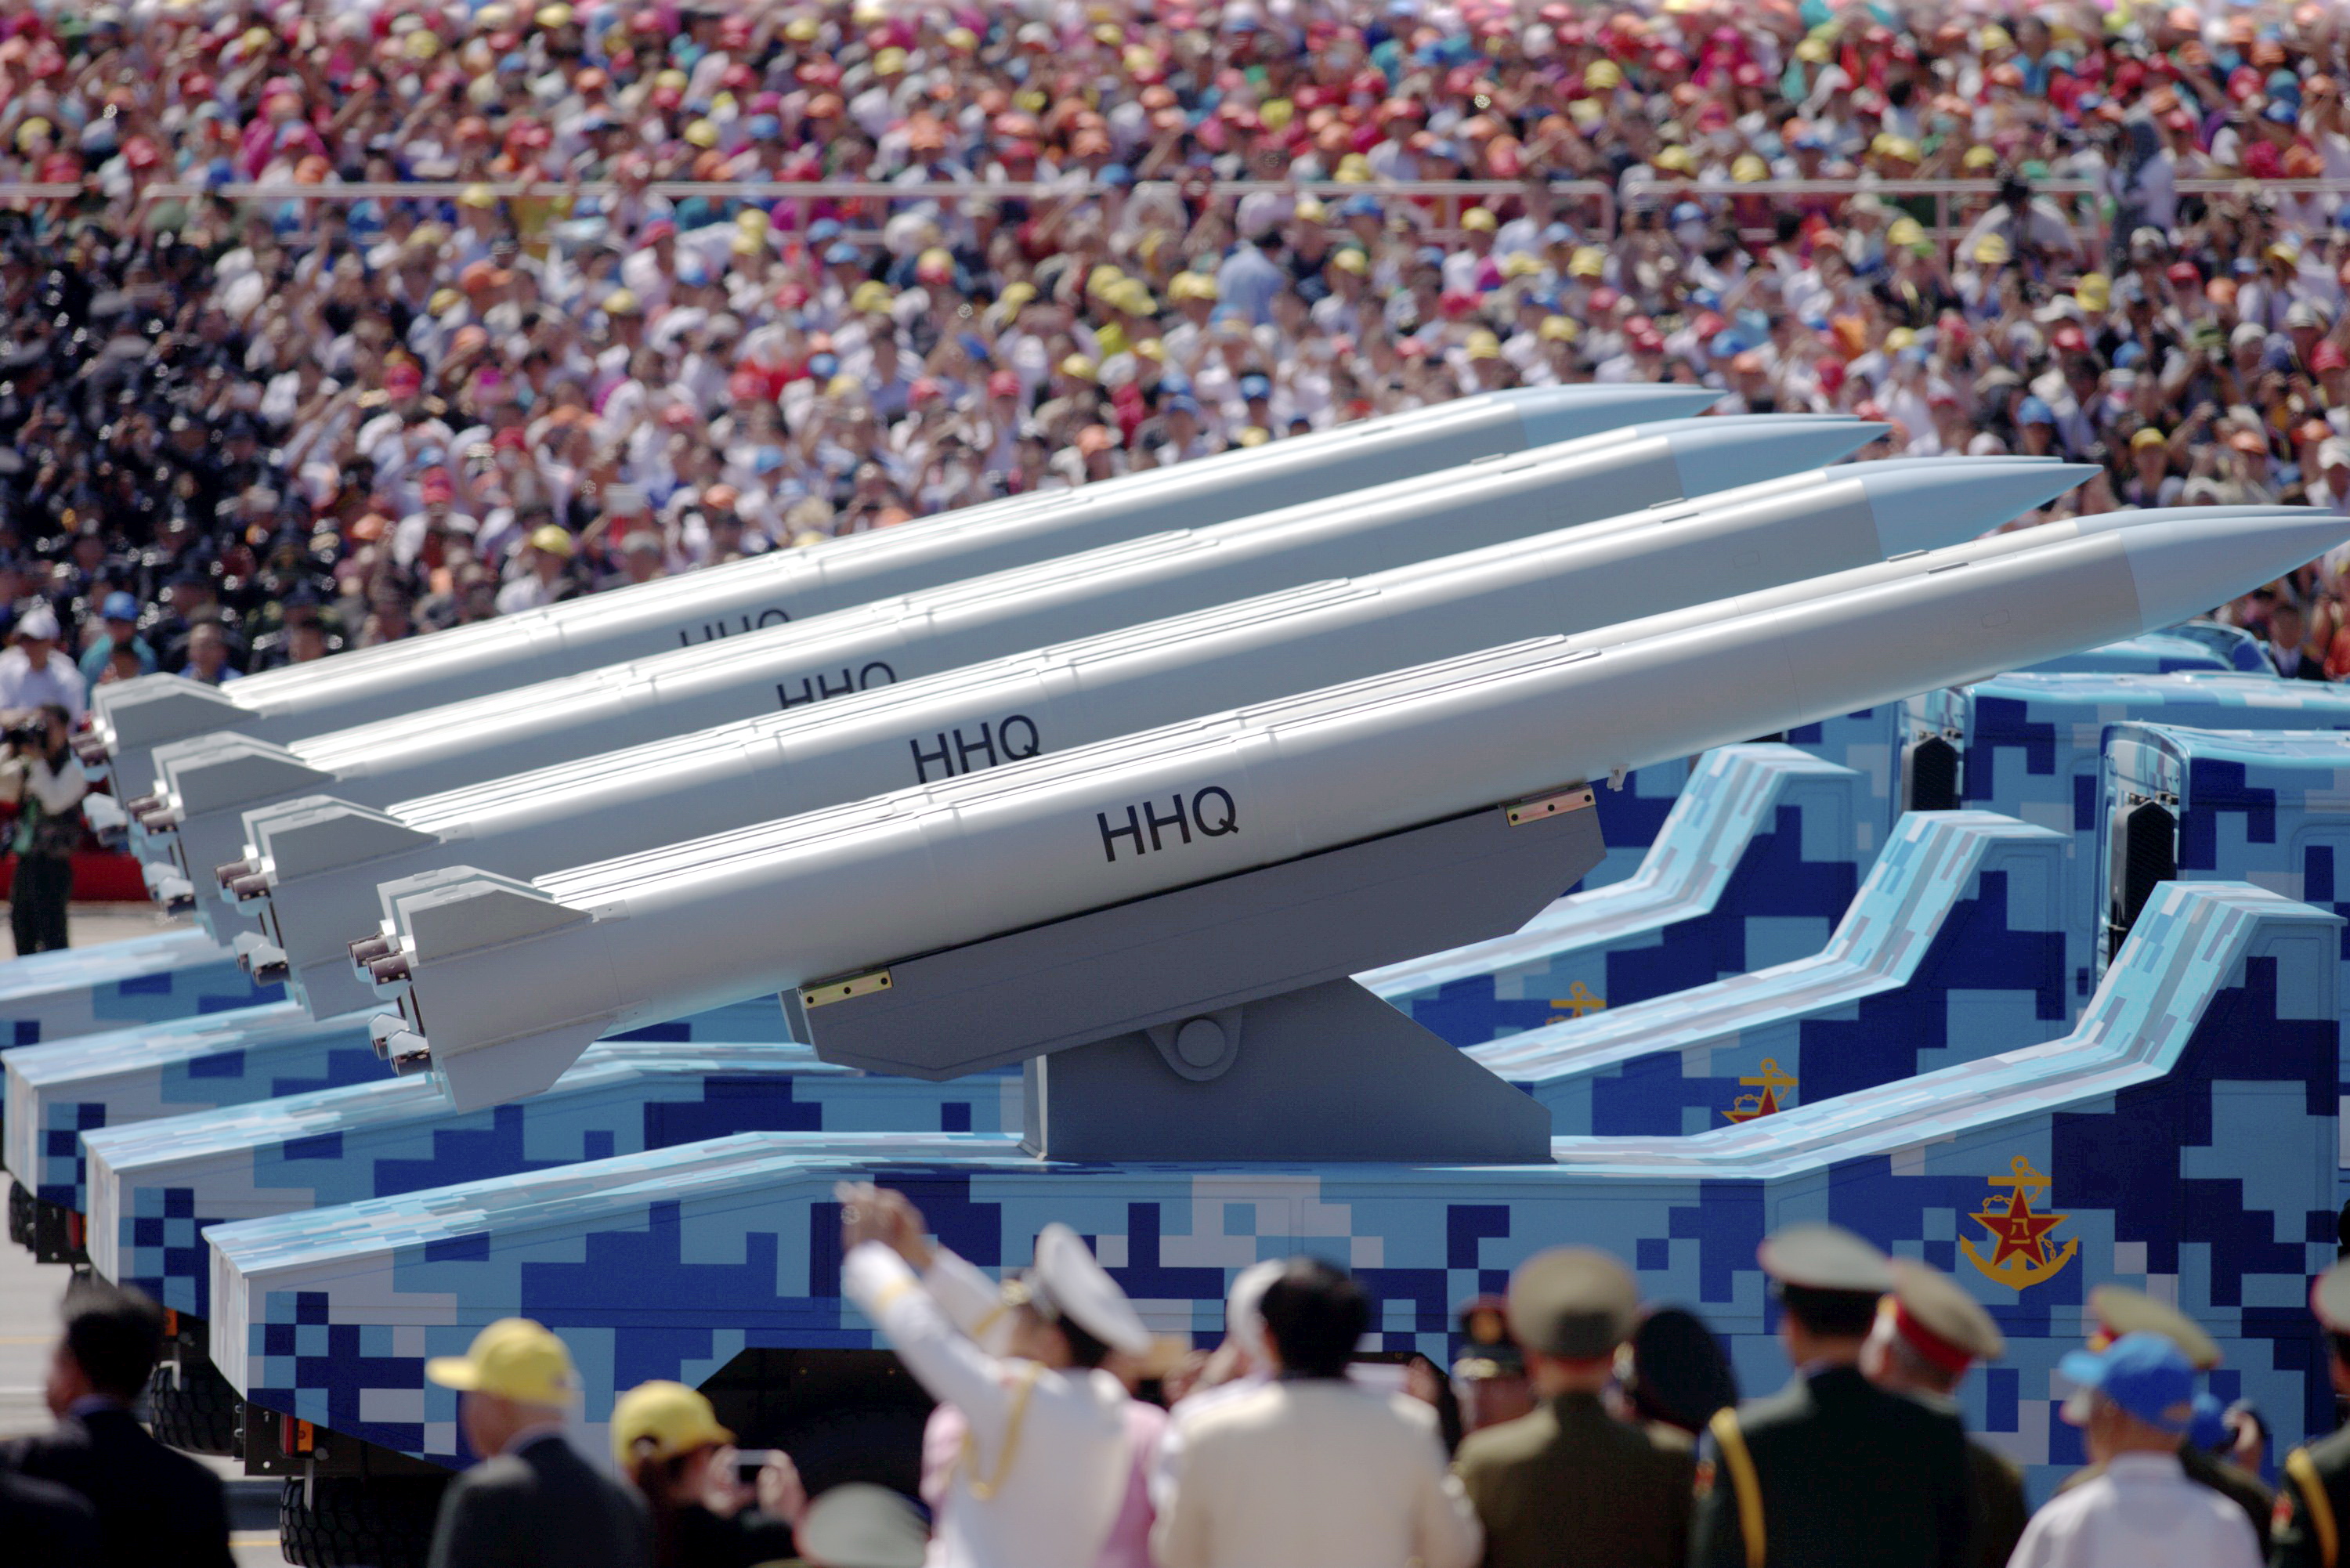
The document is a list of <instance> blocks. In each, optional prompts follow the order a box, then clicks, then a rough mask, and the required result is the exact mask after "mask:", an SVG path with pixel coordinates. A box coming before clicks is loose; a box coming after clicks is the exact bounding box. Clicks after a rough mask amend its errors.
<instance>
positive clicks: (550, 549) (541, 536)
mask: <svg viewBox="0 0 2350 1568" xmlns="http://www.w3.org/2000/svg"><path fill="white" fill-rule="evenodd" d="M530 547H531V548H532V549H534V550H544V551H546V553H547V554H548V555H550V556H562V557H563V558H564V559H565V560H569V559H571V550H572V545H571V535H570V534H569V533H567V531H566V530H565V529H564V526H563V524H560V523H542V524H539V525H538V526H537V527H536V528H534V529H532V530H531V531H530ZM507 1321H508V1322H509V1323H520V1322H522V1321H523V1320H522V1319H520V1318H509V1319H507ZM532 1326H533V1327H536V1326H537V1325H536V1324H532ZM487 1332H488V1331H487V1330H484V1333H487ZM539 1332H540V1333H542V1334H545V1333H546V1330H544V1329H541V1330H539ZM547 1338H549V1339H554V1338H555V1336H554V1335H553V1334H547ZM562 1347H563V1346H562V1342H561V1341H559V1340H558V1341H556V1349H558V1350H560V1349H561V1348H562ZM474 1348H475V1349H476V1350H478V1349H480V1348H481V1343H480V1341H478V1340H477V1341H475V1342H474ZM451 1386H452V1387H453V1386H455V1385H453V1384H452V1385H451ZM491 1392H492V1393H495V1392H496V1390H495V1389H492V1390H491ZM520 1397H521V1396H520V1395H515V1398H520Z"/></svg>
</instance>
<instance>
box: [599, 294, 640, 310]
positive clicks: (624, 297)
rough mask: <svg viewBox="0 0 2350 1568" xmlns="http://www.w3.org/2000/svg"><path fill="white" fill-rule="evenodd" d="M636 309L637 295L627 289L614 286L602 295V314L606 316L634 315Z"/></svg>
mask: <svg viewBox="0 0 2350 1568" xmlns="http://www.w3.org/2000/svg"><path fill="white" fill-rule="evenodd" d="M637 311H638V306H637V296H636V295H635V294H634V293H632V292H631V291H629V290H628V289H625V288H616V289H614V290H613V291H612V292H611V293H609V294H608V295H606V296H604V314H605V315H607V316H634V315H636V314H637Z"/></svg>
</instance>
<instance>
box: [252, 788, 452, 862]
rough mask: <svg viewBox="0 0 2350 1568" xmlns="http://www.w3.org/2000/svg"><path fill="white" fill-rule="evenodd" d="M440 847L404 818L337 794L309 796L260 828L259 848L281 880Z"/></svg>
mask: <svg viewBox="0 0 2350 1568" xmlns="http://www.w3.org/2000/svg"><path fill="white" fill-rule="evenodd" d="M437 842H439V840H438V838H437V837H436V836H434V835H432V834H430V833H422V832H419V831H418V830H417V829H415V828H413V827H411V826H408V825H407V824H406V823H404V822H401V821H400V819H399V818H397V817H394V816H390V815H386V814H384V813H383V812H380V811H375V810H372V809H370V808H369V807H367V806H363V805H351V804H349V803H348V802H347V801H340V800H337V799H336V798H335V797H334V796H332V795H325V794H315V795H306V796H304V797H303V798H302V799H300V800H297V801H294V802H292V803H290V805H289V806H288V807H286V808H282V809H280V810H279V811H278V812H276V813H275V814H273V815H272V816H271V817H270V819H269V821H268V822H266V823H265V824H261V825H258V826H257V832H256V838H255V847H257V848H258V849H260V851H261V852H262V853H263V854H264V855H265V856H267V857H268V858H269V862H270V864H271V866H272V867H275V868H276V874H277V876H278V877H279V878H280V879H281V880H283V879H285V878H287V877H309V876H314V875H316V874H317V873H318V872H320V871H328V870H332V869H334V868H336V867H343V866H357V865H359V863H361V862H362V861H367V860H374V859H378V858H380V857H383V856H386V855H397V854H399V853H400V851H401V850H403V849H417V848H421V847H423V846H426V845H428V844H433V843H437Z"/></svg>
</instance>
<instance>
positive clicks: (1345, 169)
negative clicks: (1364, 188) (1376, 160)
mask: <svg viewBox="0 0 2350 1568" xmlns="http://www.w3.org/2000/svg"><path fill="white" fill-rule="evenodd" d="M1330 178H1331V179H1333V180H1335V181H1336V182H1338V183H1339V184H1341V185H1367V184H1369V183H1370V182H1371V161H1370V160H1369V159H1367V158H1366V157H1364V156H1363V155H1362V154H1361V153H1359V152H1349V153H1347V155H1346V156H1345V157H1343V158H1341V159H1339V160H1338V167H1337V168H1336V169H1334V170H1332V171H1330Z"/></svg>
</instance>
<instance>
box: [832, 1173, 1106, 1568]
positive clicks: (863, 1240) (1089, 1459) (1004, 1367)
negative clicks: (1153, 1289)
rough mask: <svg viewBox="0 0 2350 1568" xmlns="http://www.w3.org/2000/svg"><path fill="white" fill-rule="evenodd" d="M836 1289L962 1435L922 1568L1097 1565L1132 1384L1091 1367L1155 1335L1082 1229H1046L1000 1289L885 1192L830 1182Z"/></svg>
mask: <svg viewBox="0 0 2350 1568" xmlns="http://www.w3.org/2000/svg"><path fill="white" fill-rule="evenodd" d="M838 1197H839V1199H840V1204H841V1210H840V1233H841V1245H842V1251H844V1253H845V1254H846V1257H845V1259H844V1261H843V1262H842V1264H841V1291H842V1293H844V1294H845V1295H847V1297H848V1298H849V1299H850V1300H851V1301H854V1302H855V1303H857V1304H858V1307H859V1308H860V1309H862V1310H863V1312H864V1314H865V1315H866V1316H867V1317H868V1318H869V1319H871V1320H872V1322H873V1324H874V1325H875V1326H876V1327H877V1328H879V1330H880V1332H881V1334H882V1337H884V1338H885V1339H887V1340H888V1341H889V1346H890V1348H891V1349H893V1350H895V1351H896V1352H897V1353H898V1358H899V1360H900V1361H903V1362H904V1363H905V1364H906V1369H907V1370H908V1371H909V1372H910V1373H912V1374H913V1375H914V1378H915V1380H916V1381H917V1382H919V1383H920V1384H921V1386H923V1387H924V1388H926V1389H928V1390H929V1391H930V1392H931V1396H932V1397H935V1398H937V1399H938V1400H940V1401H941V1403H942V1404H946V1405H951V1406H952V1407H954V1412H955V1414H956V1415H957V1416H959V1417H960V1418H961V1420H962V1427H963V1431H962V1441H961V1444H960V1449H961V1452H960V1457H959V1458H958V1459H956V1460H955V1462H954V1464H953V1467H952V1471H951V1474H950V1475H949V1476H948V1478H947V1481H946V1486H945V1490H944V1492H943V1494H942V1495H941V1497H940V1499H939V1501H938V1506H937V1524H936V1529H935V1532H934V1533H933V1535H932V1537H931V1551H930V1556H929V1559H928V1563H929V1565H930V1568H1092V1564H1093V1563H1094V1562H1095V1560H1096V1558H1097V1556H1098V1555H1099V1554H1100V1552H1101V1550H1102V1546H1103V1543H1104V1542H1107V1540H1108V1539H1109V1534H1110V1528H1111V1526H1112V1525H1113V1524H1114V1523H1115V1522H1117V1520H1118V1511H1119V1509H1120V1506H1121V1505H1122V1504H1123V1503H1124V1501H1125V1500H1126V1493H1127V1488H1128V1481H1129V1480H1130V1479H1131V1476H1132V1471H1133V1459H1132V1457H1131V1455H1130V1454H1129V1452H1128V1439H1127V1417H1126V1406H1127V1400H1128V1396H1127V1391H1126V1386H1125V1385H1124V1384H1122V1383H1120V1382H1119V1381H1118V1379H1117V1378H1116V1377H1114V1376H1111V1375H1110V1374H1109V1373H1107V1372H1105V1371H1103V1370H1101V1363H1102V1362H1103V1361H1104V1360H1106V1359H1107V1357H1108V1355H1110V1353H1111V1352H1112V1351H1124V1352H1126V1353H1127V1354H1128V1355H1141V1354H1142V1353H1144V1352H1145V1351H1148V1350H1149V1348H1150V1334H1149V1330H1148V1329H1146V1328H1145V1327H1144V1326H1143V1324H1142V1319H1141V1318H1140V1317H1139V1315H1137V1314H1136V1313H1135V1310H1134V1308H1133V1306H1132V1305H1131V1304H1130V1303H1128V1301H1127V1299H1126V1295H1125V1293H1123V1292H1121V1291H1120V1290H1119V1289H1118V1285H1117V1283H1116V1282H1114V1281H1112V1280H1111V1279H1110V1277H1109V1275H1108V1274H1107V1273H1106V1272H1103V1270H1102V1267H1101V1265H1100V1264H1098V1263H1097V1262H1094V1258H1093V1254H1092V1253H1091V1252H1089V1251H1087V1250H1086V1244H1085V1242H1083V1241H1080V1240H1078V1238H1077V1236H1076V1232H1075V1231H1071V1230H1070V1229H1069V1228H1068V1227H1067V1226H1066V1225H1047V1226H1046V1227H1045V1229H1044V1230H1043V1231H1040V1232H1038V1233H1037V1237H1036V1248H1035V1266H1034V1267H1032V1268H1030V1269H1029V1270H1028V1271H1027V1272H1025V1273H1024V1274H1022V1275H1020V1276H1018V1277H1017V1278H1014V1279H1007V1280H1006V1281H1005V1282H1004V1283H1003V1287H1002V1289H1001V1290H1000V1291H999V1290H998V1288H997V1287H996V1286H995V1285H994V1284H993V1283H992V1282H990V1281H989V1280H988V1278H987V1276H986V1275H984V1274H983V1273H981V1272H979V1271H978V1270H977V1269H975V1268H973V1267H972V1266H971V1265H970V1264H969V1263H967V1262H963V1260H962V1259H961V1258H959V1257H957V1256H955V1255H954V1254H953V1253H952V1252H950V1251H947V1250H946V1249H945V1248H943V1247H938V1246H934V1245H932V1244H931V1241H929V1240H928V1239H927V1238H926V1236H925V1235H924V1233H923V1221H922V1216H921V1213H920V1210H917V1209H915V1207H914V1206H913V1205H912V1204H911V1203H910V1202H909V1201H907V1199H906V1198H905V1197H904V1195H903V1194H901V1193H898V1192H893V1191H890V1190H889V1189H886V1188H876V1187H869V1186H847V1185H844V1186H842V1187H841V1188H840V1189H838Z"/></svg>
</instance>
